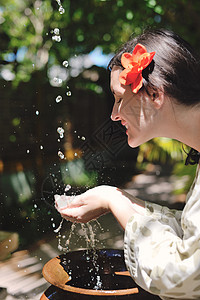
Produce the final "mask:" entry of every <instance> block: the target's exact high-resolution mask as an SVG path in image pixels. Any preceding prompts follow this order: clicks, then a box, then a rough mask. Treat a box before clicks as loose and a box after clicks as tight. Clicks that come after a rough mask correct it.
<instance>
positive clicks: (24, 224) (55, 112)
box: [0, 0, 200, 249]
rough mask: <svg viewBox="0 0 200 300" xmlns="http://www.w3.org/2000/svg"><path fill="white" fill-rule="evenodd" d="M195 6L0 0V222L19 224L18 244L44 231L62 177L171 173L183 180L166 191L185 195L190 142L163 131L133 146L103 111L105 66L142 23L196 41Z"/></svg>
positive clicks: (107, 106) (97, 180)
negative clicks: (164, 134) (166, 135)
mask: <svg viewBox="0 0 200 300" xmlns="http://www.w3.org/2000/svg"><path fill="white" fill-rule="evenodd" d="M199 14H200V3H199V1H198V0H193V1H189V0H140V1H138V0H87V1H85V0H76V1H72V0H71V1H70V0H62V1H61V2H60V1H59V0H57V1H56V0H52V1H50V0H42V1H40V0H36V1H33V0H26V1H24V0H0V92H1V97H0V111H1V117H0V230H1V231H11V232H13V231H14V232H17V233H18V234H19V249H23V248H26V247H29V246H30V245H31V244H33V243H35V242H36V241H38V240H39V239H42V238H43V237H46V236H48V234H52V232H53V227H54V226H55V224H58V223H59V221H60V216H59V215H58V214H57V212H56V211H55V209H54V207H53V195H54V194H55V193H58V194H61V193H63V192H64V190H65V187H66V185H68V184H70V185H71V187H72V188H71V190H70V191H71V193H79V192H82V191H84V190H86V189H87V188H90V187H93V186H96V185H99V184H110V185H115V186H120V187H127V186H129V187H130V184H131V182H133V180H134V178H135V176H136V175H137V174H145V172H155V173H156V175H157V176H158V177H159V175H162V174H164V175H167V176H168V175H169V176H170V175H171V174H173V175H174V176H175V177H173V178H176V179H179V178H182V179H183V181H181V182H182V183H183V182H184V184H179V185H177V186H176V187H175V188H173V190H172V191H171V192H172V194H173V195H176V196H177V197H176V200H177V201H179V200H180V199H183V198H184V196H185V194H186V192H187V191H188V188H189V185H190V183H191V181H192V179H193V176H194V172H195V167H193V166H187V167H185V166H184V159H185V153H184V151H183V147H184V149H185V151H187V150H188V149H187V148H186V146H183V145H182V144H180V143H178V142H177V141H172V140H169V139H164V138H159V139H158V138H157V139H154V140H152V141H150V142H148V143H146V144H144V145H142V146H141V147H140V148H137V149H131V148H130V147H129V146H128V145H127V142H126V134H125V132H124V129H123V128H122V127H121V126H120V124H118V123H116V122H112V121H111V120H110V114H111V110H112V105H113V97H112V94H111V92H110V89H109V72H108V71H107V69H106V68H107V64H108V62H109V60H110V59H111V57H112V56H113V54H114V53H115V51H117V49H118V48H119V47H120V45H121V44H122V43H124V42H126V41H127V40H128V39H129V37H130V36H131V35H132V34H134V35H138V34H140V33H142V31H143V29H145V28H148V27H151V28H152V27H153V28H160V27H165V28H168V29H172V30H174V31H176V32H177V33H178V34H180V35H181V36H182V37H183V38H185V39H186V40H187V41H189V42H190V43H191V44H192V45H193V46H194V47H195V48H197V49H198V50H199V49H200V38H199V37H200V18H199ZM144 181H145V179H144ZM127 184H129V185H127ZM144 184H145V182H144ZM70 191H69V192H70ZM178 195H180V197H179V196H178ZM182 195H183V198H182ZM181 201H182V200H181Z"/></svg>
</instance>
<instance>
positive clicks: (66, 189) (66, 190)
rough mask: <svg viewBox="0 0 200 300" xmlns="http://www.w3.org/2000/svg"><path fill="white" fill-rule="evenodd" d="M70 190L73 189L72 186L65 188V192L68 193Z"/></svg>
mask: <svg viewBox="0 0 200 300" xmlns="http://www.w3.org/2000/svg"><path fill="white" fill-rule="evenodd" d="M70 189H71V185H70V184H67V185H66V187H65V192H68V191H69V190H70Z"/></svg>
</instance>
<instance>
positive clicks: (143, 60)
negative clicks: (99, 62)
mask: <svg viewBox="0 0 200 300" xmlns="http://www.w3.org/2000/svg"><path fill="white" fill-rule="evenodd" d="M154 55H155V52H151V53H148V52H147V50H146V48H145V47H144V46H143V45H141V44H137V45H136V46H135V48H134V50H133V53H132V54H131V53H128V52H126V53H123V54H122V57H121V63H122V66H123V67H124V68H125V69H124V70H123V71H122V72H121V73H120V75H119V81H120V83H121V84H124V85H129V84H131V89H132V92H133V93H137V92H138V91H139V89H140V88H141V87H142V84H143V79H142V70H144V69H145V68H146V67H147V66H148V65H149V64H150V63H151V61H152V59H153V57H154Z"/></svg>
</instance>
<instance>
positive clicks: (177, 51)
mask: <svg viewBox="0 0 200 300" xmlns="http://www.w3.org/2000/svg"><path fill="white" fill-rule="evenodd" d="M138 43H141V44H142V45H144V46H145V47H146V49H147V51H148V52H152V51H155V52H156V54H155V56H154V59H153V61H152V62H151V64H150V65H149V66H148V67H147V68H146V69H144V70H143V72H142V76H143V85H144V87H146V88H147V87H152V88H153V89H159V88H160V87H162V88H163V90H164V92H165V93H166V94H167V95H169V96H171V97H173V98H175V99H176V100H177V102H178V103H181V104H184V105H187V106H190V105H195V104H198V103H200V60H199V56H198V54H197V53H196V52H195V51H194V50H193V48H192V47H191V46H190V44H188V43H187V42H186V41H185V40H183V39H182V38H181V37H179V36H178V35H177V34H175V33H174V32H171V31H169V30H166V29H155V30H147V31H145V32H144V33H143V34H141V35H140V36H138V37H135V38H132V39H130V40H129V41H128V42H127V43H125V44H124V45H123V46H122V48H121V49H120V50H119V51H118V53H116V54H115V56H114V57H113V58H112V59H111V61H110V63H109V65H108V69H109V70H112V67H113V66H115V65H116V66H120V67H122V65H121V56H122V54H123V53H124V52H129V53H132V51H133V49H134V47H135V46H136V44H138ZM122 68H123V67H122Z"/></svg>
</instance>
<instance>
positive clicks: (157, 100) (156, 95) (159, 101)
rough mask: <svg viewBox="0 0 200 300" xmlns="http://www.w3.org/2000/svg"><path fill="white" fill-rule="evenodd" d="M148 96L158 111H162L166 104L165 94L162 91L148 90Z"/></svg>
mask: <svg viewBox="0 0 200 300" xmlns="http://www.w3.org/2000/svg"><path fill="white" fill-rule="evenodd" d="M148 94H149V97H150V99H151V101H152V102H153V105H154V106H155V108H156V109H160V108H161V107H162V105H163V103H164V92H163V91H162V90H161V89H156V90H155V89H148Z"/></svg>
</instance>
